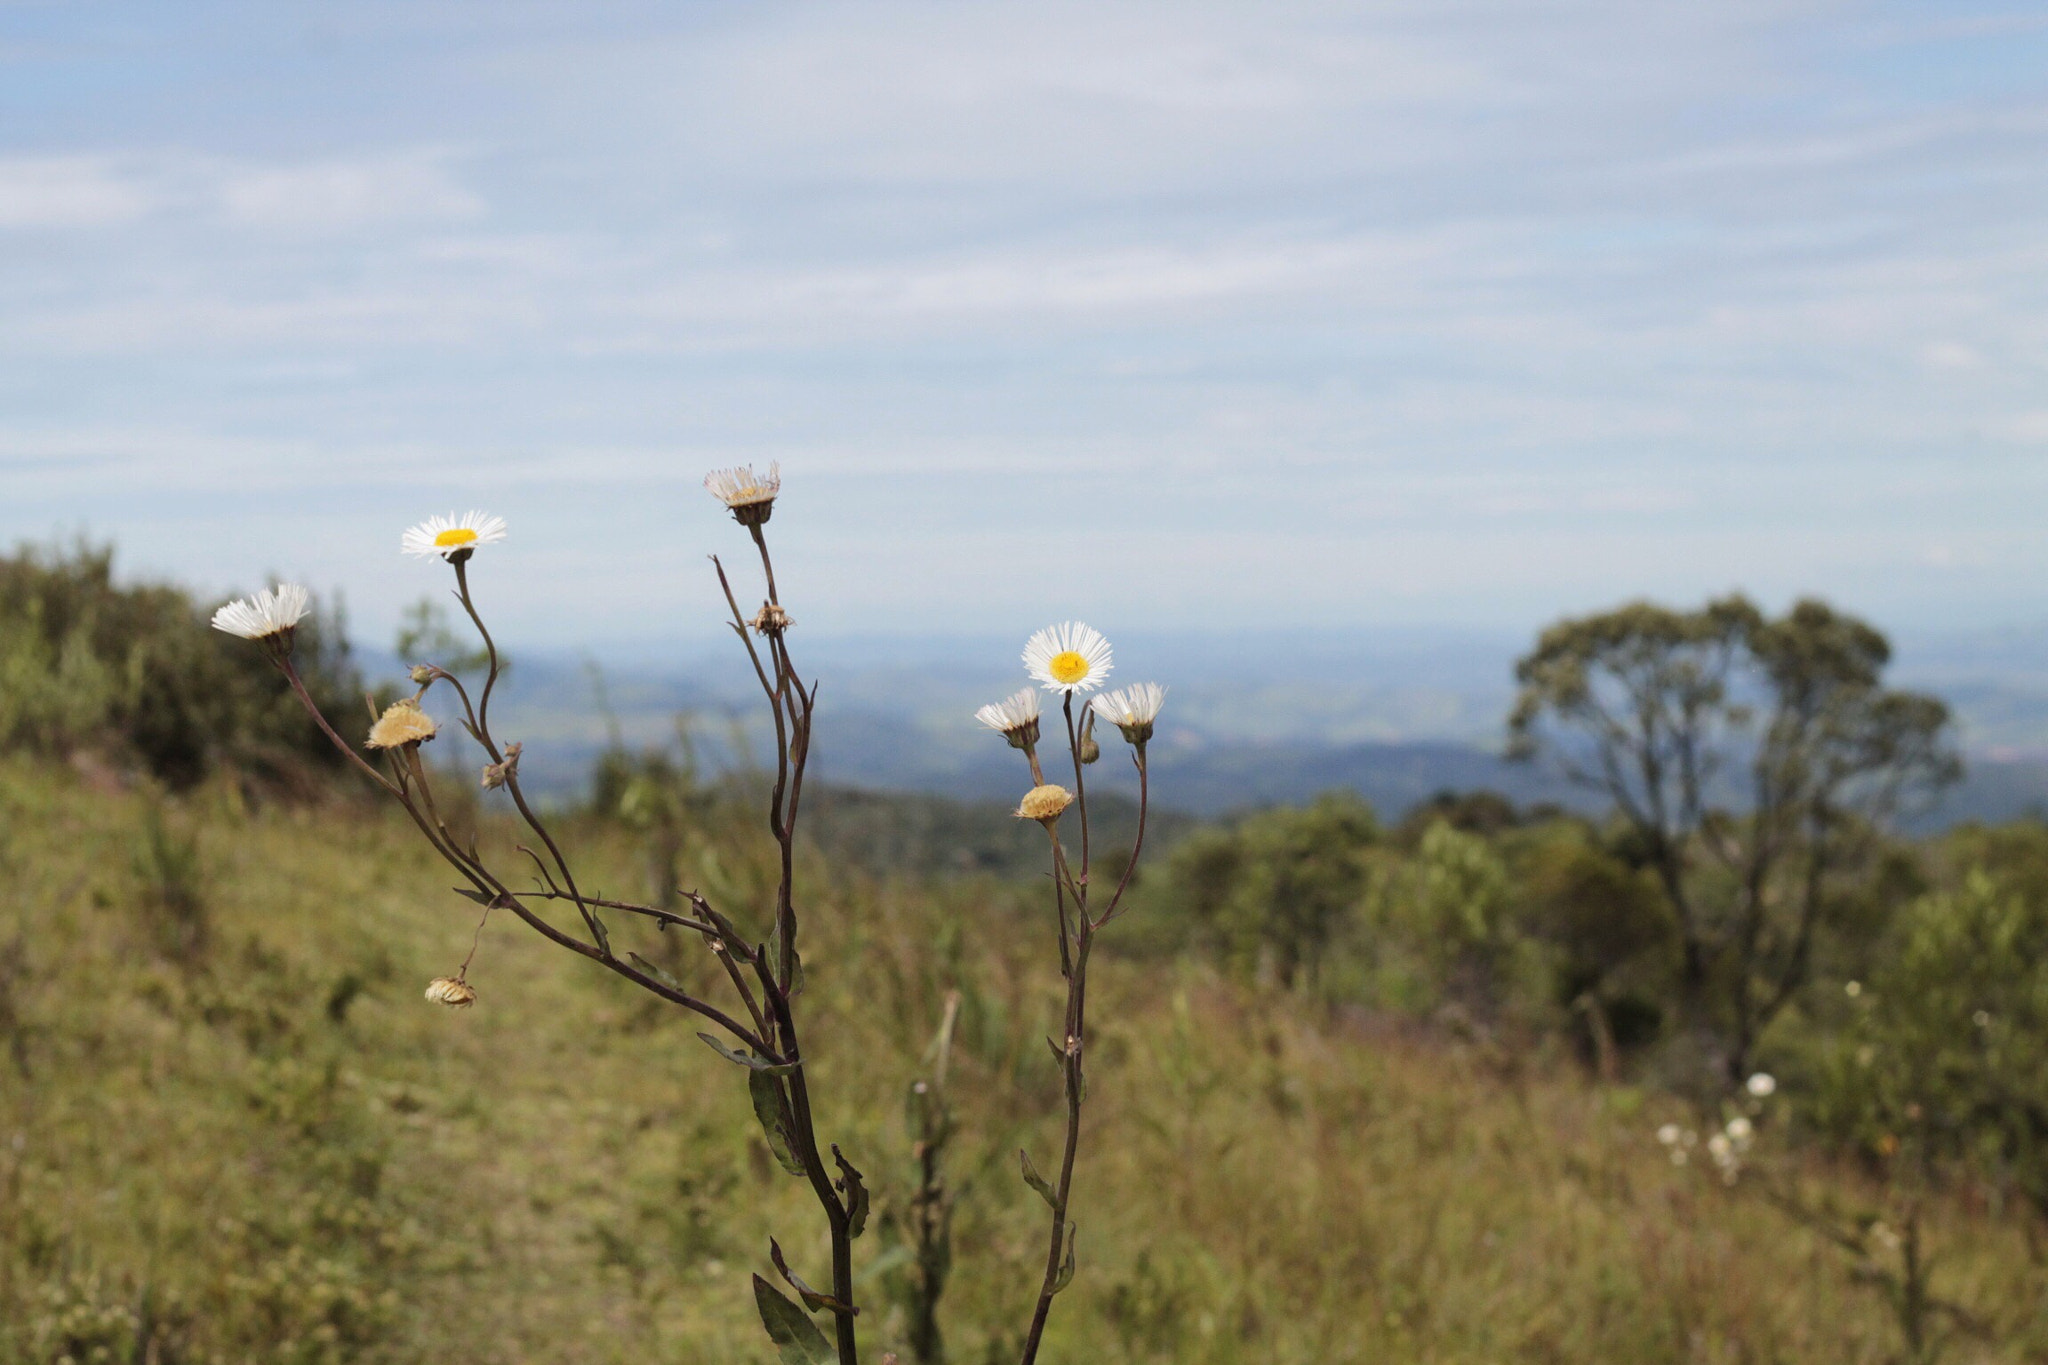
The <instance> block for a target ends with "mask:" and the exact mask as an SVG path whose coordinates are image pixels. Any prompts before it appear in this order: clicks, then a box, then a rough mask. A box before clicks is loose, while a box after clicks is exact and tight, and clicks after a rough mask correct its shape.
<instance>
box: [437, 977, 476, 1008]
mask: <svg viewBox="0 0 2048 1365" xmlns="http://www.w3.org/2000/svg"><path fill="white" fill-rule="evenodd" d="M427 999H429V1000H431V1001H433V1002H434V1003H435V1004H437V1005H447V1006H448V1007H450V1008H451V1009H458V1010H466V1009H468V1008H469V1007H470V1006H471V1005H474V1004H475V1003H476V990H475V988H473V987H472V986H471V985H470V984H469V983H468V982H467V981H464V980H462V979H461V978H460V977H455V976H437V977H435V978H434V979H433V980H432V981H429V982H428V983H427Z"/></svg>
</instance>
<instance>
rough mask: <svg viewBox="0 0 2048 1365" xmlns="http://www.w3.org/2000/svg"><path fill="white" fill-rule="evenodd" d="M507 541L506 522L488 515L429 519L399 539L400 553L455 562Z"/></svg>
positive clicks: (476, 512) (471, 513)
mask: <svg viewBox="0 0 2048 1365" xmlns="http://www.w3.org/2000/svg"><path fill="white" fill-rule="evenodd" d="M504 538H505V519H504V518H503V517H494V516H492V515H491V514H490V513H488V512H478V511H471V512H469V513H467V514H466V515H464V516H459V517H458V516H453V515H450V516H445V517H428V518H427V519H426V520H425V521H423V522H421V523H420V524H419V525H417V526H415V527H413V528H411V529H410V530H408V531H407V532H406V533H405V535H404V536H402V537H401V538H400V539H399V542H398V545H399V549H401V550H402V551H404V552H405V553H406V554H409V555H416V556H418V557H419V558H421V559H426V558H429V557H430V556H433V555H439V556H441V558H443V559H448V560H452V559H454V558H455V556H456V555H458V554H462V555H463V557H464V558H467V557H468V556H467V555H466V554H464V552H465V551H474V550H475V549H476V547H477V546H479V545H491V544H495V543H496V542H498V541H501V540H503V539H504Z"/></svg>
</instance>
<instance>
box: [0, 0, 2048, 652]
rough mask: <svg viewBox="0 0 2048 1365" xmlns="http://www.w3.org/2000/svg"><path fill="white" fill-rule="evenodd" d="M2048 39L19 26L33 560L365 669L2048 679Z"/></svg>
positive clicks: (476, 13) (1316, 29) (0, 248)
mask: <svg viewBox="0 0 2048 1365" xmlns="http://www.w3.org/2000/svg"><path fill="white" fill-rule="evenodd" d="M2044 165H2048V11H2044V10H2043V9H2042V8H2041V7H2040V6H2039V5H1978V4H1972V3H1967V2H1965V0H1954V2H1945V3H1942V4H1939V5H1934V4H1914V5H1873V4H1857V3H1846V2H1844V3H1819V2H1818V0H1770V3H1752V2H1750V0H1725V2H1724V3H1716V4H1713V5H1699V4H1677V3H1662V2H1661V0H1549V2H1546V3H1520V2H1518V3H1500V4H1459V3H1445V2H1443V0H1431V2H1430V3H1414V4H1346V5H1334V4H1317V3H1304V4H1293V3H1261V4H1258V5H1250V4H1242V3H1239V4H1231V5H1203V4H1199V3H1190V0H1173V3H1165V4H1147V3H1118V4H1102V3H1088V4H1065V3H1058V2H1057V0H1052V2H1047V3H1033V4H1030V5H1022V4H1001V3H989V4H959V3H953V4H870V3H863V2H861V0H841V2H840V3H834V4H830V5H823V4H819V5H763V4H758V3H757V4H747V5H738V4H732V5H728V4H698V5H678V4H667V5H631V4H610V3H603V2H602V0H591V2H590V3H581V4H577V5H561V4H521V3H518V2H517V0H507V2H506V3H496V4H490V5H483V4H476V5H446V4H437V3H433V2H432V0H409V2H408V3H382V2H381V0H352V3H349V4H345V5H319V4H307V5H291V6H280V5H263V4H246V5H243V4H206V3H194V2H192V0H186V2H185V3H180V4H177V5H162V4H148V5H142V4H137V5H123V4H92V3H65V4H47V5H45V4H21V3H9V2H8V0H0V486H4V488H5V497H4V498H0V537H7V538H22V537H29V538H38V539H40V538H47V537H49V536H51V535H52V534H69V533H71V532H73V531H76V530H80V529H83V530H86V531H88V532H90V533H92V534H94V535H96V536H100V537H107V538H112V539H114V540H115V541H117V542H118V544H119V545H120V547H121V550H122V555H123V563H124V565H125V566H126V567H127V569H128V570H129V571H130V572H133V573H147V574H168V575H173V576H176V577H178V578H181V579H184V580H187V581H190V582H192V583H194V584H195V585H198V586H200V587H201V588H203V589H206V590H209V591H218V590H226V589H228V588H231V587H242V588H246V587H251V586H254V585H256V584H257V583H258V582H259V581H260V579H261V577H262V576H263V575H264V574H265V573H266V572H268V571H272V570H276V571H281V572H284V573H287V574H291V575H295V576H299V577H303V578H305V579H306V580H307V581H309V582H311V583H312V584H314V585H315V586H316V587H318V588H321V589H330V588H334V587H340V588H343V589H345V590H346V593H347V596H348V600H349V603H350V606H351V609H352V612H353V614H354V619H355V621H356V624H357V627H358V630H359V631H360V632H361V633H362V634H363V635H364V636H365V637H367V638H370V639H373V640H377V641H382V640H386V639H388V637H389V635H390V628H391V622H392V621H393V620H394V618H395V616H396V614H397V612H398V610H399V608H400V607H401V606H402V605H403V604H404V603H406V602H408V601H410V600H412V599H414V598H416V597H417V596H419V595H420V594H421V593H422V592H424V591H426V590H428V589H430V588H436V587H438V586H439V577H438V575H437V574H436V573H434V572H433V571H432V570H431V567H430V566H421V565H418V564H415V563H412V562H410V561H403V560H401V559H399V558H398V556H397V554H396V547H397V539H398V534H399V532H400V530H402V529H403V527H404V526H405V525H406V524H407V523H408V522H410V521H413V520H417V519H419V518H420V517H422V516H424V515H425V514H427V513H429V512H433V511H445V510H448V509H450V508H453V507H469V506H482V507H487V508H491V509H495V510H498V511H501V512H502V513H504V514H505V515H506V516H507V517H508V518H510V519H511V521H512V523H513V539H512V540H511V541H509V542H508V543H507V545H506V546H504V547H502V553H496V552H494V553H493V555H492V559H491V563H490V566H489V578H488V580H487V588H486V591H487V593H488V594H489V600H491V601H492V602H493V615H494V616H495V617H496V618H497V619H498V620H499V621H500V622H502V623H503V624H504V625H505V627H506V629H507V630H508V631H510V632H511V633H512V634H513V635H514V636H515V637H517V638H519V639H522V640H526V641H531V642H535V643H546V644H559V645H565V646H580V645H596V646H599V647H603V648H613V647H618V646H620V645H621V643H622V642H625V641H629V640H632V639H635V638H642V639H667V638H673V637H675V636H677V635H688V634H694V633H697V628H698V627H699V626H701V625H702V624H704V623H705V622H706V621H707V620H708V617H709V614H710V612H711V611H712V605H711V601H710V598H709V596H708V593H707V589H708V584H709V580H708V578H707V575H706V572H705V567H704V561H703V558H702V557H703V555H704V554H706V553H707V552H709V551H711V550H714V549H736V548H738V546H739V544H740V542H739V541H738V540H737V532H736V531H735V530H734V528H732V527H730V525H726V524H721V518H720V517H719V516H718V515H717V510H716V509H715V508H714V507H713V506H711V505H710V503H709V502H708V500H707V499H706V498H705V496H704V495H703V494H702V493H701V491H699V490H698V488H697V486H696V485H697V480H698V478H699V477H700V476H701V474H702V473H703V471H704V470H706V469H707V468H710V467H713V466H716V465H722V464H728V463H734V462H742V461H755V462H761V461H766V460H770V459H776V460H780V461H781V462H782V465H783V470H784V474H785V478H786V483H787V490H788V491H787V494H786V496H785V498H784V501H783V503H782V505H781V508H780V510H779V511H778V513H777V516H776V520H775V522H774V528H773V529H775V530H776V531H777V532H779V533H780V534H781V545H782V547H783V548H782V552H781V553H782V557H783V562H784V565H785V570H784V574H785V580H786V586H787V588H788V591H789V595H790V596H791V597H792V598H793V599H795V602H796V603H797V604H798V605H797V606H796V614H797V616H798V618H799V621H800V623H801V624H803V625H804V626H808V627H811V628H813V629H818V630H821V631H825V632H828V633H849V632H887V633H898V632H905V631H918V630H931V629H934V628H954V629H961V630H971V631H973V632H984V631H986V632H994V633H1001V632H1004V631H1012V630H1014V631H1023V630H1028V629H1029V628H1031V627H1034V626H1036V625H1039V624H1042V623H1043V622H1045V621H1047V620H1052V619H1058V618H1063V617H1066V616H1069V615H1078V616H1082V617H1084V618H1086V619H1089V620H1091V621H1094V622H1096V623H1098V624H1100V625H1102V626H1104V627H1105V628H1109V629H1116V628H1119V627H1121V628H1138V627H1143V628H1146V629H1163V630H1218V631H1232V630H1241V629H1244V628H1246V627H1251V626H1287V627H1295V626H1327V627H1333V628H1344V629H1349V628H1369V627H1391V626H1414V625H1432V624H1434V625H1445V626H1453V627H1458V628H1468V629H1481V630H1509V631H1523V630H1533V629H1534V628H1536V627H1537V626H1539V625H1541V624H1542V623H1543V622H1545V621H1546V620H1548V619H1550V618H1552V617H1554V616H1556V615H1558V614H1560V613H1563V612H1567V611H1580V610H1587V609H1592V608H1596V607H1600V606H1604V605H1607V604H1610V603H1612V602H1614V601H1616V600H1618V599H1621V598H1623V597H1627V596H1632V595H1637V594H1650V595H1655V596H1660V597H1665V598H1669V599H1674V600H1689V599H1695V598H1698V597H1700V596H1702V595H1704V594H1707V593H1710V592H1715V591H1720V590H1723V589H1726V588H1730V587H1742V588H1746V589H1748V590H1750V591H1752V592H1754V593H1757V594H1759V595H1760V596H1762V597H1764V598H1765V599H1767V600H1770V601H1773V602H1778V601H1783V600H1785V599H1786V598H1788V597H1789V596H1791V595H1792V594H1795V593H1798V592H1803V591H1812V592H1820V593H1824V594H1827V595H1830V596H1832V597H1834V598H1836V599H1837V600H1838V601H1840V602H1842V603H1843V604H1845V605H1847V606H1850V607H1852V608H1854V609H1857V610H1860V611H1863V612H1865V613H1867V614H1868V615H1870V616H1871V617H1873V618H1874V619H1876V620H1878V621H1879V622H1881V623H1883V624H1887V625H1892V626H1898V627H1905V628H1923V629H1924V628H1929V627H1939V626H1946V625H1958V626H1997V625H2000V624H2004V623H2025V622H2035V621H2038V620H2040V619H2041V618H2042V617H2044V616H2048V551H2044V549H2043V537H2042V535H2041V533H2040V530H2039V527H2040V525H2041V523H2042V521H2043V519H2044V514H2048V382H2044V381H2048V313H2044V304H2048V177H2044V176H2043V175H2042V173H2041V169H2042V167H2043V166H2044Z"/></svg>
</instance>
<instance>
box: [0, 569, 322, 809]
mask: <svg viewBox="0 0 2048 1365" xmlns="http://www.w3.org/2000/svg"><path fill="white" fill-rule="evenodd" d="M112 565H113V550H112V548H111V547H106V546H93V545H88V544H84V543H80V544H77V545H74V546H72V547H70V548H69V549H64V548H56V549H48V550H45V549H37V548H27V547H24V548H22V549H20V550H17V551H16V552H15V553H14V554H13V555H12V556H7V557H0V747H4V748H6V749H9V750H17V751H19V750H26V751H30V752H35V753H41V754H46V755H50V756H54V757H62V758H71V759H74V760H80V759H84V760H95V761H97V762H99V763H102V764H106V765H111V766H114V767H116V768H120V769H124V770H128V771H136V770H140V771H143V772H146V773H148V774H149V775H150V776H151V777H153V778H155V779H156V780H158V781H160V782H162V783H164V784H165V785H167V786H169V787H172V788H184V787H190V786H192V785H194V784H196V783H198V782H199V781H201V780H202V779H204V778H206V777H207V776H209V775H211V774H213V773H215V772H219V771H223V770H230V771H233V772H234V773H236V774H238V775H240V776H242V777H243V778H245V779H246V780H248V781H250V782H253V783H257V784H261V785H263V786H266V787H269V788H271V789H274V790H277V791H281V792H287V793H298V794H308V793H310V792H311V791H313V790H315V789H317V788H318V787H320V786H323V785H325V784H326V783H328V782H329V781H331V780H332V779H333V778H334V777H335V776H337V775H338V774H339V773H340V771H341V764H340V760H339V759H338V757H337V755H336V754H335V753H334V751H333V749H332V748H331V747H330V746H329V745H328V744H327V742H326V741H325V740H324V739H322V738H321V737H320V735H319V732H318V731H317V730H316V729H315V728H314V727H313V725H312V723H311V722H310V721H309V720H307V718H306V715H305V712H304V710H303V709H302V708H301V707H300V706H299V705H298V703H297V702H295V701H294V700H293V699H292V697H291V696H290V694H289V693H287V692H286V691H284V689H282V688H280V687H279V686H278V685H277V676H276V674H275V673H274V672H273V671H272V669H271V667H270V665H269V663H268V662H266V661H265V660H264V658H263V656H262V654H261V653H260V652H258V651H253V650H246V649H235V648H233V647H232V646H233V645H234V644H235V643H236V642H234V641H231V640H228V639H226V638H224V637H223V636H221V635H220V634H219V633H218V632H217V631H212V630H209V629H207V618H208V616H209V609H207V608H202V607H201V606H200V605H199V604H198V603H196V602H194V601H193V599H192V596H191V594H189V593H187V592H186V591H185V590H184V589H182V588H178V587H173V586H171V585H168V584H142V585H138V586H132V587H119V586H116V585H115V583H114V581H113V575H112ZM298 658H299V661H300V668H301V671H302V672H303V674H304V676H305V680H306V684H307V686H308V687H309V688H310V689H311V690H312V691H313V694H314V695H315V696H316V697H318V698H319V699H320V701H321V704H322V705H323V706H326V707H329V708H331V709H332V711H333V713H334V714H336V715H346V714H349V713H350V711H351V710H352V709H354V708H355V707H358V706H360V705H361V703H360V701H357V700H355V699H356V698H359V697H360V696H361V694H362V685H361V679H360V678H359V676H358V675H357V673H356V670H355V669H354V667H353V666H352V665H351V663H350V660H349V653H348V643H347V640H346V639H345V637H344V634H343V631H342V623H341V620H340V616H339V613H338V612H333V611H328V612H316V613H315V614H314V616H313V617H312V618H310V619H308V620H307V621H306V622H305V623H304V624H302V625H301V626H300V627H299V632H298Z"/></svg>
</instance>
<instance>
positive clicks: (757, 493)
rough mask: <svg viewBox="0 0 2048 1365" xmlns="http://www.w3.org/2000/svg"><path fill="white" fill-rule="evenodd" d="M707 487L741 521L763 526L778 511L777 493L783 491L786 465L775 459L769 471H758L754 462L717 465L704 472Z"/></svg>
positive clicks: (745, 524)
mask: <svg viewBox="0 0 2048 1365" xmlns="http://www.w3.org/2000/svg"><path fill="white" fill-rule="evenodd" d="M704 487H705V488H707V489H709V490H710V493H711V496H712V497H714V498H717V499H718V500H719V501H720V502H722V503H724V504H725V505H726V507H727V508H728V509H729V510H730V511H731V512H732V515H733V520H735V521H737V522H738V523H739V524H740V525H742V526H759V525H760V524H761V523H762V522H764V521H766V520H768V518H769V516H770V515H771V514H772V513H773V512H774V511H775V498H776V495H777V494H779V493H781V492H782V466H781V465H780V464H778V463H774V462H771V463H770V464H769V466H768V472H767V474H766V475H760V474H756V473H755V472H754V467H753V466H752V465H750V464H743V465H736V466H734V467H733V468H731V469H714V470H712V471H711V472H710V473H709V474H706V475H705V476H704Z"/></svg>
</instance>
